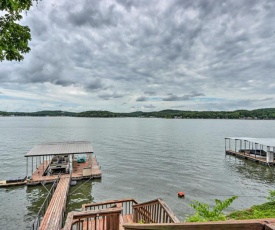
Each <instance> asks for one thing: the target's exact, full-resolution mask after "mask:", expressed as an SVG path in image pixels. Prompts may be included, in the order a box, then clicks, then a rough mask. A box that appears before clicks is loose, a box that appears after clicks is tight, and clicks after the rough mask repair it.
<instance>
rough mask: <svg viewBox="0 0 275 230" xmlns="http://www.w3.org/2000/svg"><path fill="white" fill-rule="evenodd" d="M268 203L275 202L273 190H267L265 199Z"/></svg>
mask: <svg viewBox="0 0 275 230" xmlns="http://www.w3.org/2000/svg"><path fill="white" fill-rule="evenodd" d="M266 199H267V200H269V201H270V202H275V190H269V195H268V196H267V197H266Z"/></svg>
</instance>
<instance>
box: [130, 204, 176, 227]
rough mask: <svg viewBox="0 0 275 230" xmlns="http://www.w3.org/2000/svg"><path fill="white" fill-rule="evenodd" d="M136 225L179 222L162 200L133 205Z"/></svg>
mask: <svg viewBox="0 0 275 230" xmlns="http://www.w3.org/2000/svg"><path fill="white" fill-rule="evenodd" d="M133 210H134V213H133V222H135V223H178V222H179V220H178V218H177V217H176V215H175V214H174V213H173V212H172V210H171V209H170V208H169V207H168V206H167V204H166V203H165V202H164V201H163V200H162V199H156V200H152V201H148V202H145V203H141V204H135V205H133Z"/></svg>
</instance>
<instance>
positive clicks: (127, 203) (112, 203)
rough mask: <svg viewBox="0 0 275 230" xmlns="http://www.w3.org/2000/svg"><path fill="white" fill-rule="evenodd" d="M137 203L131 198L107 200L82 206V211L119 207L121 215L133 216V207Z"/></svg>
mask: <svg viewBox="0 0 275 230" xmlns="http://www.w3.org/2000/svg"><path fill="white" fill-rule="evenodd" d="M137 203H138V202H137V201H136V200H135V199H133V198H128V199H121V200H109V201H104V202H98V203H91V204H83V205H82V210H83V211H88V210H101V209H106V208H113V207H121V208H122V213H121V214H122V215H128V214H133V208H132V207H133V205H136V204H137Z"/></svg>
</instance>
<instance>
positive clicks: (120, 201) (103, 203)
mask: <svg viewBox="0 0 275 230" xmlns="http://www.w3.org/2000/svg"><path fill="white" fill-rule="evenodd" d="M129 201H133V203H135V205H136V204H138V202H137V201H136V200H135V199H133V198H126V199H120V200H107V201H103V202H96V203H90V204H83V205H82V210H85V209H87V208H89V207H97V206H104V205H108V204H116V203H122V202H129Z"/></svg>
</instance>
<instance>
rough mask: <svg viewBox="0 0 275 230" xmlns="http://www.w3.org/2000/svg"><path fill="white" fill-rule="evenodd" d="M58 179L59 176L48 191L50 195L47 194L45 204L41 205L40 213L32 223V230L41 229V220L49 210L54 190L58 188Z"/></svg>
mask: <svg viewBox="0 0 275 230" xmlns="http://www.w3.org/2000/svg"><path fill="white" fill-rule="evenodd" d="M58 180H59V178H58V179H57V180H55V181H54V183H53V185H52V187H51V189H50V190H49V192H48V195H47V196H46V198H45V200H44V202H43V204H42V205H41V207H40V209H39V211H38V213H37V215H36V217H35V219H34V220H33V222H32V225H31V229H32V230H37V229H39V227H40V224H41V221H42V218H43V216H44V214H45V213H46V210H47V208H48V206H49V203H50V201H51V199H52V196H53V194H54V191H55V189H56V185H57V183H58Z"/></svg>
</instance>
